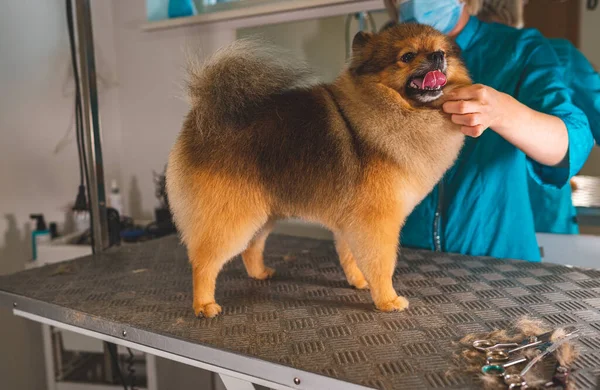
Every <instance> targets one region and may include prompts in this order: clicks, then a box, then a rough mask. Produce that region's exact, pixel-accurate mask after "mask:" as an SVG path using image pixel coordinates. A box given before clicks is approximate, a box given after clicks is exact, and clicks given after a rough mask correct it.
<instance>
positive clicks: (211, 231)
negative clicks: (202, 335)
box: [188, 215, 264, 317]
mask: <svg viewBox="0 0 600 390" xmlns="http://www.w3.org/2000/svg"><path fill="white" fill-rule="evenodd" d="M226 221H233V224H227V223H226ZM206 222H207V225H206V228H202V230H201V231H200V232H198V234H193V235H191V236H192V237H191V238H190V240H189V242H188V255H189V258H190V263H191V265H192V276H193V284H194V302H193V307H194V313H195V314H196V316H200V315H203V316H205V317H214V316H216V315H217V314H219V313H220V312H221V306H219V305H218V304H217V303H216V302H215V287H216V281H217V276H218V274H219V272H220V271H221V269H222V268H223V266H224V265H225V263H227V261H229V260H230V259H231V258H233V257H234V256H236V255H238V254H240V253H241V252H242V251H243V250H244V248H246V245H247V244H248V242H249V241H250V240H251V239H252V236H253V235H254V234H255V232H256V230H257V226H260V225H262V224H263V223H264V220H262V221H260V220H257V218H256V217H253V216H248V215H246V216H242V215H238V216H236V217H233V216H227V217H226V218H223V219H221V220H212V221H206Z"/></svg>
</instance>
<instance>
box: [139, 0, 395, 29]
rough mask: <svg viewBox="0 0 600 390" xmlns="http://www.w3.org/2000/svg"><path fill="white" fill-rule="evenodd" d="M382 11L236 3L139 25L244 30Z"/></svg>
mask: <svg viewBox="0 0 600 390" xmlns="http://www.w3.org/2000/svg"><path fill="white" fill-rule="evenodd" d="M383 8H384V5H383V1H381V0H287V1H278V2H270V3H267V4H257V5H253V6H246V7H235V3H232V8H231V9H227V10H222V11H214V12H206V13H201V14H198V15H194V16H189V17H182V18H175V19H165V20H160V21H153V22H147V23H144V24H143V25H142V29H143V30H144V31H156V30H164V29H169V28H176V27H184V26H193V25H201V24H216V23H218V24H219V25H222V26H224V27H227V28H245V27H255V26H262V25H267V24H277V23H285V22H293V21H298V20H306V19H316V18H323V17H328V16H338V15H345V14H349V13H354V12H361V11H374V10H380V9H383Z"/></svg>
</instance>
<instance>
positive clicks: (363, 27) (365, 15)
mask: <svg viewBox="0 0 600 390" xmlns="http://www.w3.org/2000/svg"><path fill="white" fill-rule="evenodd" d="M353 18H354V19H357V20H358V22H359V31H365V30H367V26H366V23H365V20H367V21H368V22H369V24H370V25H371V32H372V33H376V32H377V25H376V24H375V18H373V15H371V13H370V12H367V11H364V12H360V13H354V14H348V15H346V21H345V23H344V24H345V39H346V60H347V59H348V58H350V55H351V54H352V39H351V37H350V25H351V23H352V19H353Z"/></svg>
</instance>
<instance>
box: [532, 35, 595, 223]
mask: <svg viewBox="0 0 600 390" xmlns="http://www.w3.org/2000/svg"><path fill="white" fill-rule="evenodd" d="M549 41H550V44H551V45H552V48H553V49H554V51H555V52H556V55H557V56H558V58H559V60H560V62H561V65H562V67H563V68H564V79H563V80H564V82H565V84H567V85H568V86H569V87H570V88H571V90H572V91H571V92H572V95H571V99H572V100H573V103H575V105H576V106H577V107H579V108H580V109H581V110H583V112H584V113H585V114H586V115H587V117H588V120H589V122H590V128H591V130H592V135H593V137H594V139H595V141H596V143H600V75H598V73H597V72H596V71H595V70H594V67H593V66H592V65H591V64H590V63H589V61H588V60H587V58H585V56H584V55H583V54H582V53H581V52H580V51H579V50H577V48H576V47H575V46H573V44H571V42H569V41H567V40H565V39H550V40H549ZM529 197H530V198H531V208H532V209H533V219H534V222H535V231H536V232H540V233H555V234H578V233H579V226H578V225H577V220H576V216H577V213H576V211H575V207H574V206H573V201H572V199H571V186H570V185H565V186H564V187H563V188H561V189H558V188H552V187H547V186H546V187H544V186H540V185H538V184H537V183H536V182H535V181H534V180H531V179H530V180H529Z"/></svg>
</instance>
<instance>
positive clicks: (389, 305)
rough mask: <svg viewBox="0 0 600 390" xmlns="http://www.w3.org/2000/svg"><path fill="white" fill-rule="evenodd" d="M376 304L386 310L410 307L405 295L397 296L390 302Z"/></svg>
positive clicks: (399, 309)
mask: <svg viewBox="0 0 600 390" xmlns="http://www.w3.org/2000/svg"><path fill="white" fill-rule="evenodd" d="M376 306H377V309H379V310H381V311H385V312H390V311H402V310H404V309H407V308H408V299H406V298H404V297H396V298H395V299H393V300H391V301H389V302H384V303H378V304H377V305H376Z"/></svg>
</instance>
